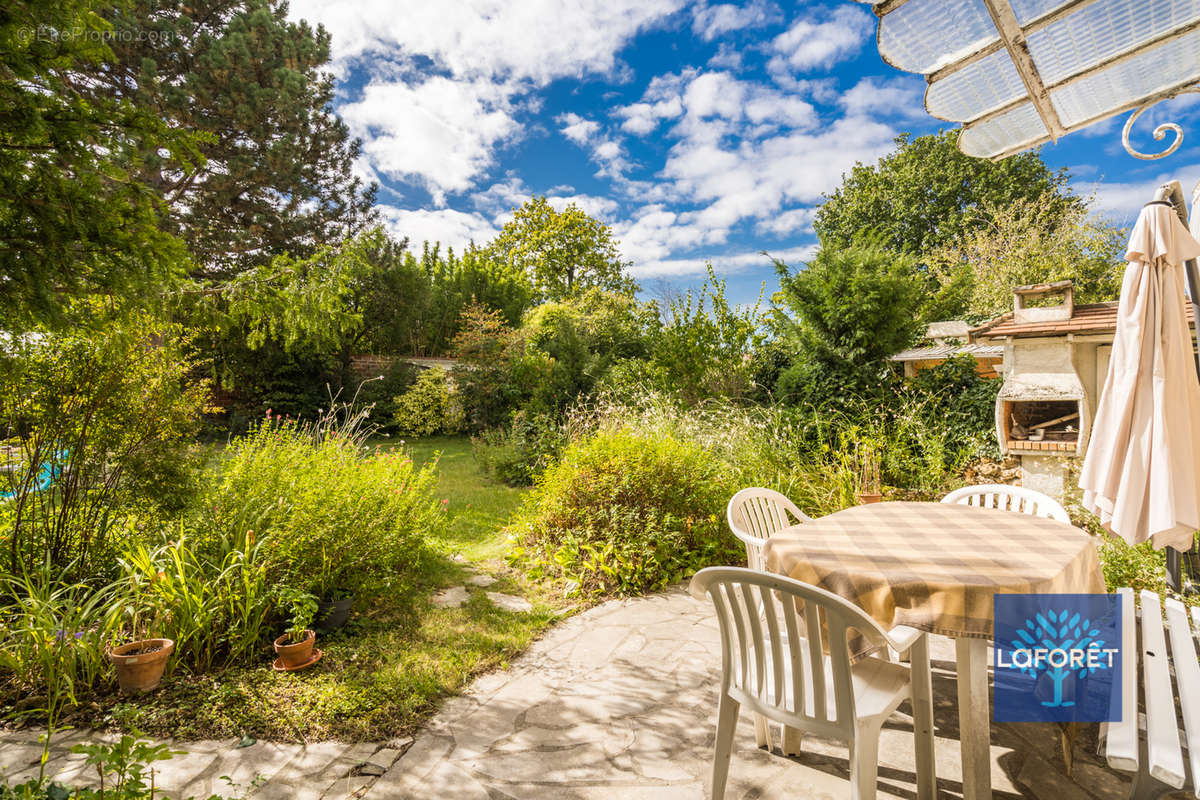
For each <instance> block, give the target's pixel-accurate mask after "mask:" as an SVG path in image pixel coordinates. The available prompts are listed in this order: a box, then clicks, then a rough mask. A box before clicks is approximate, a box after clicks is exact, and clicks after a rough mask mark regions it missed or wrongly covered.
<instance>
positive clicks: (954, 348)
mask: <svg viewBox="0 0 1200 800" xmlns="http://www.w3.org/2000/svg"><path fill="white" fill-rule="evenodd" d="M961 353H970V354H971V355H973V356H975V357H976V358H1002V357H1003V356H1004V345H1002V344H932V345H929V346H928V347H913V348H911V349H909V350H903V351H901V352H899V353H896V355H894V356H892V361H938V360H940V359H946V358H950V357H952V356H957V355H959V354H961Z"/></svg>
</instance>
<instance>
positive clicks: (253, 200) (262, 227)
mask: <svg viewBox="0 0 1200 800" xmlns="http://www.w3.org/2000/svg"><path fill="white" fill-rule="evenodd" d="M110 18H111V21H112V24H113V26H114V36H113V52H114V53H115V56H116V62H117V63H116V65H115V66H114V67H113V68H111V69H109V68H106V69H103V70H98V71H96V72H95V74H94V75H93V78H94V79H95V80H96V81H97V82H98V84H99V85H100V86H101V87H102V89H103V91H104V92H105V93H107V94H108V95H110V96H121V97H129V98H132V99H133V100H134V102H135V103H136V104H137V105H138V106H139V107H142V108H148V109H154V110H155V111H156V112H157V113H158V114H160V115H161V116H162V117H163V118H164V119H166V120H167V121H168V122H169V123H170V125H171V126H172V127H176V128H180V129H184V130H190V131H197V132H200V133H201V135H202V136H203V138H204V140H203V142H202V144H201V147H200V149H201V152H202V153H203V155H204V157H205V163H204V165H203V167H202V168H201V169H199V170H198V171H195V172H193V173H184V172H182V171H180V170H178V169H174V168H172V166H171V165H170V164H168V163H157V162H155V161H154V160H153V159H150V160H149V163H148V164H147V168H146V169H145V170H143V171H142V173H141V176H140V177H141V179H142V180H143V181H144V182H145V183H146V184H147V185H149V186H151V187H152V188H153V189H154V190H155V191H156V192H158V193H159V194H161V196H162V197H164V198H165V200H166V202H167V203H168V204H169V206H170V209H171V212H170V217H169V220H168V229H169V230H171V231H173V232H175V233H178V234H179V235H180V236H181V237H182V238H183V239H184V241H185V242H186V243H187V245H188V247H189V249H190V250H191V252H192V255H193V257H194V258H195V260H196V262H197V265H198V268H197V271H196V274H197V275H198V276H199V277H205V278H226V277H228V276H230V275H231V274H236V273H239V272H242V271H244V270H246V269H248V268H251V267H254V266H257V265H261V264H264V263H267V262H269V261H270V259H271V258H272V257H273V256H275V255H279V254H282V253H288V254H290V255H293V256H301V257H303V256H306V255H309V254H311V253H312V252H314V251H315V250H316V249H317V248H318V247H319V246H320V245H322V244H329V243H332V242H336V241H339V240H341V239H344V238H345V237H347V236H349V235H352V234H354V233H356V232H358V231H359V230H362V229H363V228H364V227H365V226H366V225H367V224H369V223H370V222H371V221H372V211H371V208H372V205H373V202H374V194H375V187H374V186H373V185H372V186H370V187H366V186H364V185H363V182H362V181H361V180H360V179H359V178H358V177H357V176H355V175H354V173H353V163H354V161H355V159H356V158H357V157H358V154H359V142H358V141H357V140H352V139H351V138H350V136H349V132H348V129H347V128H346V125H345V124H344V123H343V122H342V121H341V120H340V119H338V117H337V116H336V115H335V114H334V112H333V108H332V100H333V91H334V89H333V77H332V75H331V74H330V73H329V72H328V71H327V70H325V66H326V65H327V64H328V62H329V55H330V49H329V47H330V37H329V34H328V32H327V31H325V30H324V28H322V27H317V28H316V29H314V28H312V27H311V26H309V25H308V24H307V23H305V22H291V21H289V20H288V19H287V4H286V3H285V2H281V1H280V0H235V1H234V2H230V0H198V2H195V1H193V0H189V2H182V1H181V0H166V1H165V2H158V1H156V0H132V2H130V3H128V4H126V5H123V6H120V7H118V8H115V9H113V10H112V11H111V12H110Z"/></svg>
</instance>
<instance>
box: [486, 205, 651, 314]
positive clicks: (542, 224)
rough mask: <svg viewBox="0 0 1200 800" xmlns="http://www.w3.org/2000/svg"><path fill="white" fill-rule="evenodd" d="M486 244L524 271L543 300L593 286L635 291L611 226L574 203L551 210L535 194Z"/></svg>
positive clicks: (499, 255) (567, 294) (619, 290)
mask: <svg viewBox="0 0 1200 800" xmlns="http://www.w3.org/2000/svg"><path fill="white" fill-rule="evenodd" d="M490 249H491V251H492V252H493V253H495V254H496V255H497V256H498V257H500V258H501V259H503V260H504V261H505V262H507V263H508V264H509V265H511V266H512V267H514V268H515V269H517V270H519V271H521V272H523V273H525V274H526V275H527V276H528V277H529V280H530V281H531V282H532V284H533V287H534V289H535V291H536V292H537V294H538V295H539V296H540V297H541V298H542V299H543V300H561V299H562V298H564V297H568V296H570V295H572V294H575V293H577V292H580V291H582V290H584V289H587V288H591V287H595V288H599V289H608V290H610V291H614V292H621V293H624V294H633V293H634V292H636V291H637V286H636V284H634V282H633V281H632V280H631V279H630V278H629V277H627V276H626V275H625V268H626V267H627V266H628V265H627V264H626V263H625V262H623V261H621V257H620V255H619V253H618V252H617V242H616V240H614V239H613V238H612V230H611V229H610V228H609V227H608V226H607V225H605V224H604V223H602V222H600V221H599V220H596V219H593V218H592V217H590V216H588V215H587V214H586V213H584V212H583V210H582V209H580V208H579V207H578V206H576V205H575V204H574V203H572V204H570V205H568V206H567V207H566V208H565V209H563V210H562V211H555V210H554V208H552V207H551V205H550V204H549V203H548V202H547V201H546V198H545V197H533V198H530V199H529V200H527V201H526V202H525V204H524V205H523V206H521V207H520V208H518V209H515V210H514V211H513V218H512V220H511V221H509V222H508V223H507V224H506V225H505V226H504V228H503V229H501V231H500V235H499V236H497V237H496V239H495V240H494V241H493V242H492V244H491V245H490Z"/></svg>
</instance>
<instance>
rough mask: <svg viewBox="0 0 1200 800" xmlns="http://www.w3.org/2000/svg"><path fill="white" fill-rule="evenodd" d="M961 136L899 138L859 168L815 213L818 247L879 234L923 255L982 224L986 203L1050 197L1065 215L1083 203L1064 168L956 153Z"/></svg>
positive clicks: (1023, 158) (888, 243)
mask: <svg viewBox="0 0 1200 800" xmlns="http://www.w3.org/2000/svg"><path fill="white" fill-rule="evenodd" d="M958 134H959V132H958V130H949V131H943V132H942V133H939V134H936V135H932V136H918V137H916V138H915V139H910V138H909V137H908V136H907V135H902V136H900V137H898V138H897V139H896V149H895V150H894V151H893V152H891V153H889V154H888V155H885V156H884V157H883V158H881V159H880V160H879V163H878V164H874V165H868V164H862V163H859V164H856V165H855V166H854V168H853V169H852V170H851V171H850V174H849V175H846V176H844V178H843V181H842V185H841V186H840V187H838V188H837V190H835V191H834V192H833V194H831V195H828V196H827V198H826V200H825V202H824V203H823V204H822V205H821V207H820V208H819V209H817V216H816V218H815V219H814V221H813V227H814V228H815V229H816V231H817V236H818V237H820V240H821V247H822V248H823V249H842V248H847V247H850V246H852V245H853V244H854V243H855V242H857V241H859V240H860V239H861V236H862V233H863V232H864V231H874V232H875V234H876V236H877V237H878V241H879V244H880V246H881V247H882V248H886V249H888V250H893V251H895V252H898V253H908V254H911V255H917V254H924V253H927V252H930V251H932V250H933V249H935V248H937V247H941V246H944V245H948V244H950V243H951V242H953V241H955V240H957V239H958V238H960V237H961V236H962V235H963V234H964V233H965V232H967V231H968V230H970V229H972V228H974V227H975V226H977V225H979V224H980V223H981V222H983V221H984V218H982V217H980V216H977V215H974V214H973V213H972V212H973V211H976V210H978V209H981V208H983V207H985V206H986V207H990V208H993V209H994V208H1001V207H1004V206H1005V205H1006V204H1008V203H1010V202H1012V201H1014V200H1033V199H1035V198H1040V197H1042V196H1043V195H1047V194H1049V195H1052V196H1054V197H1057V203H1058V205H1059V207H1060V208H1061V209H1064V210H1065V209H1066V208H1068V207H1070V206H1072V205H1076V204H1078V202H1079V201H1078V199H1077V198H1074V197H1071V196H1070V195H1068V194H1067V192H1068V191H1069V190H1068V188H1067V186H1068V179H1069V175H1068V173H1067V171H1066V170H1065V169H1060V170H1058V171H1057V172H1052V171H1051V170H1050V169H1049V168H1048V167H1047V166H1046V164H1045V163H1044V162H1043V161H1042V159H1041V156H1040V155H1038V154H1037V153H1036V152H1030V153H1020V154H1018V155H1015V156H1010V157H1009V158H1006V159H1003V160H1002V161H988V160H987V159H983V158H972V157H971V156H967V155H963V153H961V152H960V151H959V149H958Z"/></svg>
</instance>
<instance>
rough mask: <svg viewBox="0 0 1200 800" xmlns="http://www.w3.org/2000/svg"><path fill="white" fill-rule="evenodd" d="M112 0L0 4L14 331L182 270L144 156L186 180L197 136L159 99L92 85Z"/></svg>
mask: <svg viewBox="0 0 1200 800" xmlns="http://www.w3.org/2000/svg"><path fill="white" fill-rule="evenodd" d="M106 7H107V4H101V3H98V2H92V0H56V1H55V2H36V3H35V2H20V1H18V2H13V3H8V4H6V5H5V6H4V8H3V9H0V319H2V320H3V323H2V324H3V326H4V328H6V329H8V330H16V329H20V328H24V327H30V326H34V325H36V324H38V323H39V322H43V323H44V322H56V323H59V324H61V323H62V322H63V321H64V318H65V316H66V315H65V313H64V312H66V311H67V310H69V309H70V307H71V300H72V299H73V298H78V297H80V296H83V295H86V294H90V293H104V294H108V295H111V296H114V297H118V298H126V297H128V298H135V299H134V303H135V304H138V305H143V306H144V304H145V303H146V302H147V300H148V297H149V295H150V294H152V293H153V292H154V291H155V290H156V289H157V288H158V287H160V285H161V284H162V283H163V282H164V281H167V280H170V279H171V278H173V277H175V276H177V275H178V274H179V273H181V272H182V271H183V269H184V265H185V255H186V253H185V250H184V249H183V247H182V245H181V244H180V242H179V241H178V240H177V239H175V238H174V237H173V236H171V235H170V234H169V233H168V232H166V231H164V230H162V229H161V227H160V223H161V220H162V213H161V212H162V209H161V208H160V205H159V195H158V194H157V193H156V192H154V191H153V190H151V189H150V188H148V187H147V186H145V185H144V184H143V183H141V182H140V181H138V180H136V176H138V175H139V174H141V173H142V172H144V170H145V169H146V168H147V165H148V164H150V163H154V164H157V165H159V166H160V168H161V169H163V170H166V171H169V172H171V173H172V174H174V175H176V176H178V179H179V180H184V181H186V180H190V179H191V178H192V176H194V175H195V174H196V170H195V164H196V163H197V162H198V160H199V156H198V154H197V152H196V149H195V147H196V138H195V137H194V136H193V135H192V134H190V133H188V132H187V131H185V130H182V129H177V128H174V127H172V126H169V125H167V124H166V123H165V122H164V120H162V119H160V118H159V115H158V109H157V108H156V107H154V106H147V105H142V104H140V103H139V102H137V100H136V99H134V98H132V97H129V96H124V95H103V94H97V93H96V92H95V90H94V86H93V84H92V82H91V81H90V80H89V79H88V78H87V77H86V76H87V75H88V74H102V73H104V72H105V71H107V70H109V69H111V68H112V64H113V53H112V51H111V50H110V49H109V47H108V45H107V44H106V40H107V37H108V35H109V34H110V32H111V25H110V23H108V22H106V21H105V20H104V19H103V18H102V16H101V15H100V13H99V12H100V11H101V9H103V8H106Z"/></svg>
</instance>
